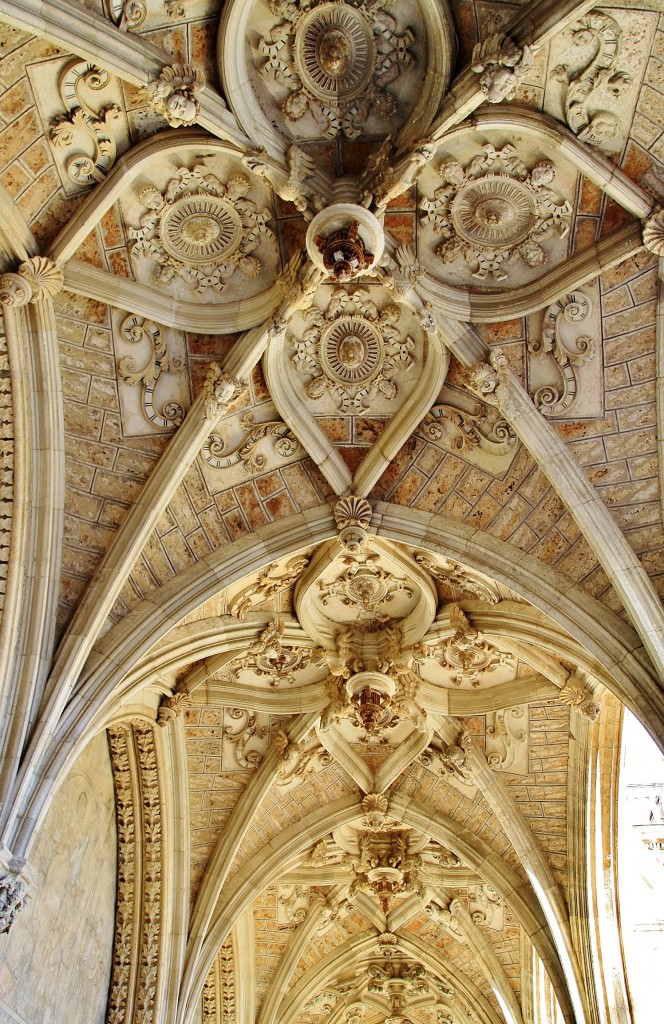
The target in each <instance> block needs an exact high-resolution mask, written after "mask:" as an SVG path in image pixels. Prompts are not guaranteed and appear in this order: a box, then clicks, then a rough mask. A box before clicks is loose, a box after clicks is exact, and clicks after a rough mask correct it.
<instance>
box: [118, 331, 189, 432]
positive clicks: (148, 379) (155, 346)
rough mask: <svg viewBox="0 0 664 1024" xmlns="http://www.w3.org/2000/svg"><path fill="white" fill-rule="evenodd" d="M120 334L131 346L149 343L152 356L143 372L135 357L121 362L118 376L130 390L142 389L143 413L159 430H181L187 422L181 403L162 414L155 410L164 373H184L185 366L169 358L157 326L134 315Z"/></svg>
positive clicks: (169, 405) (164, 410) (167, 404)
mask: <svg viewBox="0 0 664 1024" xmlns="http://www.w3.org/2000/svg"><path fill="white" fill-rule="evenodd" d="M120 333H121V334H122V336H123V338H124V339H125V340H126V341H128V342H129V343H131V344H134V345H135V344H140V343H141V342H145V341H147V342H148V344H149V345H150V349H151V353H150V357H149V359H148V361H147V362H146V363H145V365H144V366H143V367H142V368H141V369H140V370H137V369H136V361H135V360H134V358H133V357H132V356H123V357H122V358H121V359H119V360H118V373H119V374H120V377H121V378H122V380H123V381H124V382H125V384H128V385H129V386H130V387H140V388H141V389H142V406H143V411H144V413H145V415H146V417H147V418H148V420H149V421H150V423H154V425H155V426H156V427H160V428H167V427H179V426H180V424H181V423H182V420H183V419H184V409H183V408H182V406H181V405H180V403H179V402H174V401H170V402H167V403H166V404H165V405H164V406H163V407H162V410H161V412H158V411H157V409H156V408H155V398H154V395H155V390H156V388H157V385H158V383H159V379H160V377H161V375H162V374H163V373H180V372H181V371H182V369H183V366H184V363H183V361H182V360H181V359H179V358H174V359H173V358H171V357H170V356H169V354H168V346H167V344H166V339H165V338H164V337H162V333H161V331H160V329H159V327H158V326H157V324H156V323H154V321H152V320H146V319H145V318H144V317H141V316H135V315H134V314H133V313H132V314H130V315H129V316H127V317H125V319H124V320H123V321H122V323H121V324H120Z"/></svg>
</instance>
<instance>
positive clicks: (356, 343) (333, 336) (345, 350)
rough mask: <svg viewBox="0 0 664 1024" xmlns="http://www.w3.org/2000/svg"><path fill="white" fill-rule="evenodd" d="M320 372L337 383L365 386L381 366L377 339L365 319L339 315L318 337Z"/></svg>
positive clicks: (375, 333)
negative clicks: (321, 368) (321, 370)
mask: <svg viewBox="0 0 664 1024" xmlns="http://www.w3.org/2000/svg"><path fill="white" fill-rule="evenodd" d="M320 355H321V364H322V367H323V371H324V372H325V373H326V374H327V375H328V376H329V377H331V378H333V379H336V380H337V381H339V383H340V384H368V383H369V382H370V381H372V380H373V379H374V377H376V376H377V375H378V374H379V373H380V371H381V369H382V366H383V345H382V342H381V337H380V335H379V333H378V331H377V330H376V328H375V327H374V326H373V324H371V323H369V321H368V320H365V319H364V318H360V317H356V316H342V317H340V318H339V319H338V320H336V321H334V323H332V324H330V326H329V327H327V328H326V329H325V330H324V331H323V334H322V337H321V342H320Z"/></svg>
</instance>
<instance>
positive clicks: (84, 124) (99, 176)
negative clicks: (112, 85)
mask: <svg viewBox="0 0 664 1024" xmlns="http://www.w3.org/2000/svg"><path fill="white" fill-rule="evenodd" d="M109 81H110V75H109V73H108V71H105V70H104V69H103V68H101V67H99V66H98V65H97V64H91V63H88V62H87V61H82V60H80V59H78V58H77V59H76V60H74V61H73V62H70V63H69V64H67V66H66V67H65V68H64V70H63V72H62V74H61V76H60V82H59V88H60V97H61V99H62V104H63V106H64V107H65V109H66V111H67V113H66V114H59V115H58V116H57V117H56V118H54V120H53V122H52V125H51V132H50V139H51V142H52V143H53V145H54V146H57V147H58V148H62V149H68V148H70V147H72V148H74V147H75V144H76V141H77V140H80V141H81V142H82V143H83V145H84V146H86V147H87V148H89V147H90V146H92V149H93V153H92V156H90V155H89V154H88V153H87V152H85V150H84V149H75V152H74V153H73V154H72V156H70V157H69V158H68V159H67V161H66V163H65V168H66V171H67V174H68V175H69V177H70V178H71V180H72V181H73V182H74V183H75V184H77V185H91V184H93V183H94V182H99V181H103V180H104V178H105V177H106V175H107V174H108V172H109V171H110V169H111V167H112V166H113V164H114V163H115V159H116V156H117V148H116V143H115V138H114V136H113V132H112V130H111V126H112V124H113V121H116V120H117V119H118V118H119V117H120V115H121V111H120V108H119V106H118V105H117V104H116V103H111V104H108V105H106V106H105V107H102V108H101V109H100V110H98V111H97V110H94V109H93V108H92V107H91V106H90V104H89V103H88V102H87V101H86V99H85V91H86V90H89V91H94V92H98V91H100V90H102V89H104V88H105V87H106V86H107V85H108V84H109Z"/></svg>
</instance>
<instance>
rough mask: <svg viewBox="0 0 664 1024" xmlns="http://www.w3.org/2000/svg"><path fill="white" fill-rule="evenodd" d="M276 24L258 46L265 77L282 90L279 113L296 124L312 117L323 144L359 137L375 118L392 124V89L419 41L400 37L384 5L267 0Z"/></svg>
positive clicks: (379, 1) (407, 34) (367, 0)
mask: <svg viewBox="0 0 664 1024" xmlns="http://www.w3.org/2000/svg"><path fill="white" fill-rule="evenodd" d="M268 5H269V7H270V10H271V11H272V14H273V15H275V17H276V18H279V19H281V20H279V21H278V22H277V23H276V24H275V25H274V26H273V28H272V29H271V31H270V33H269V35H268V36H266V37H265V36H264V37H262V38H261V39H260V40H259V43H258V52H259V54H260V55H261V57H263V58H265V59H264V62H263V65H262V67H261V69H260V72H261V75H262V76H263V77H264V78H266V79H268V80H271V81H272V82H274V84H275V85H276V86H277V87H279V88H281V89H283V88H286V89H287V93H288V94H287V96H286V98H285V99H284V100H283V102H282V105H281V109H282V111H283V113H284V115H285V117H286V119H287V121H290V122H291V123H295V122H297V121H299V120H300V119H301V118H303V117H304V115H305V114H307V113H310V114H311V115H312V116H313V118H314V121H315V122H316V124H317V125H318V127H319V129H320V131H321V133H322V134H323V135H324V136H325V137H326V138H334V137H335V136H336V135H338V134H340V133H341V134H344V135H345V136H346V137H347V138H351V139H352V138H355V137H356V136H357V135H359V134H360V131H361V126H362V125H363V124H364V123H365V122H366V121H367V119H368V118H369V116H370V115H374V116H377V117H379V118H381V119H382V120H384V121H388V120H390V119H391V118H393V117H394V115H395V114H396V112H397V101H396V99H395V97H394V96H393V95H392V94H391V93H390V92H389V91H388V89H387V86H388V85H389V84H390V83H391V82H394V81H395V80H396V79H397V78H398V77H399V76H400V75H401V73H402V71H403V70H404V69H407V68H410V67H411V66H412V65H413V64H414V62H415V58H414V56H413V54H412V52H411V47H412V45H413V43H414V42H415V37H414V35H413V33H412V32H411V31H410V29H409V28H406V29H405V31H404V32H403V33H402V34H400V33H399V32H398V30H397V23H396V20H395V19H394V18H393V17H392V15H391V14H389V13H388V12H387V10H386V9H385V7H386V6H388V5H387V4H385V3H384V0H364V2H363V3H362V2H353V3H350V2H345V0H335V2H332V3H325V2H316V0H313V2H312V0H293V2H287V0H268Z"/></svg>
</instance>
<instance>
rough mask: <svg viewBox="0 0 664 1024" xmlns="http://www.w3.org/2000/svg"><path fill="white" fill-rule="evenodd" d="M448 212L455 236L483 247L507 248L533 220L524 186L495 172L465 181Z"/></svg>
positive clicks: (532, 204)
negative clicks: (494, 173) (474, 179)
mask: <svg viewBox="0 0 664 1024" xmlns="http://www.w3.org/2000/svg"><path fill="white" fill-rule="evenodd" d="M450 214H451V218H452V223H453V225H454V228H455V230H456V233H457V234H458V235H459V237H461V238H463V239H464V240H465V241H466V242H470V243H471V244H472V245H478V246H481V247H482V248H484V249H511V248H512V247H513V246H515V245H518V244H519V243H520V242H523V241H524V240H525V239H526V238H527V237H528V235H529V234H530V233H531V231H532V230H533V228H534V226H535V223H536V221H537V214H536V212H535V200H534V198H533V196H532V193H531V192H530V190H529V189H528V187H527V186H526V185H523V184H522V183H521V182H519V181H514V180H512V179H511V178H504V177H500V176H499V175H488V176H487V177H485V178H478V179H477V180H476V181H469V182H468V183H467V184H466V185H464V186H463V187H462V188H461V189H460V190H459V192H458V194H457V195H456V196H455V198H454V201H453V203H452V205H451V207H450Z"/></svg>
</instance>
